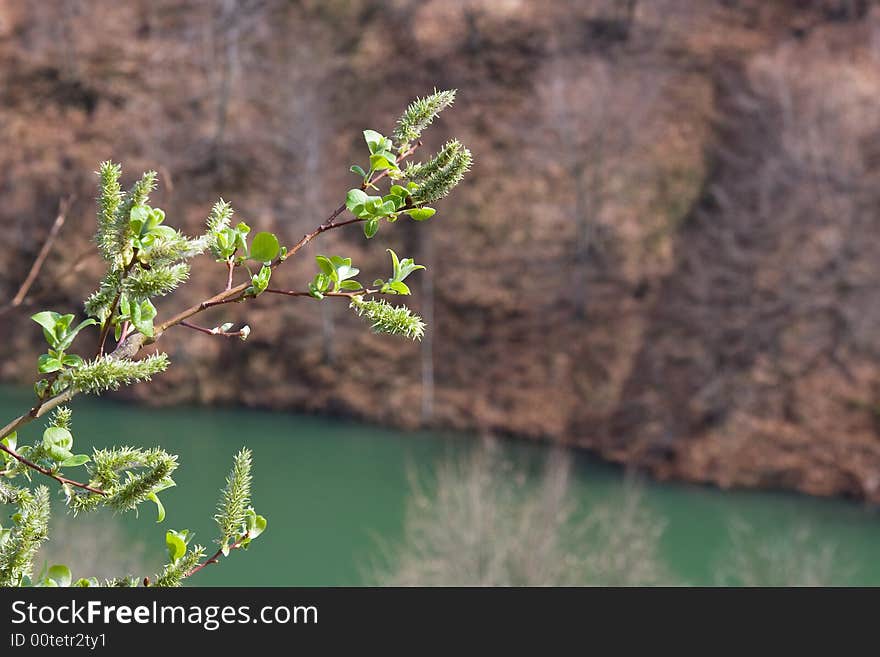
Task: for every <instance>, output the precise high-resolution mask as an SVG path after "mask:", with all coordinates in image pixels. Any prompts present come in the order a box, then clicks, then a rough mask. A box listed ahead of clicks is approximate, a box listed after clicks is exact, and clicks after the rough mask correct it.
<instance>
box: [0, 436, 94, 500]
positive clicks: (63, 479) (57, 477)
mask: <svg viewBox="0 0 880 657" xmlns="http://www.w3.org/2000/svg"><path fill="white" fill-rule="evenodd" d="M0 450H3V451H4V452H6V453H7V454H9V455H10V456H11V457H12V458H14V459H15V460H16V461H19V462H20V463H22V464H24V465H26V466H27V467H29V468H30V469H31V470H36V471H37V472H39V473H40V474H44V475H46V476H47V477H51V478H52V479H54V480H55V481H57V482H58V483H60V484H68V485H70V486H76V487H77V488H82V489H83V490H87V491H89V492H90V493H95V494H96V495H106V494H107V493H105V492H104V491H102V490H99V489H97V488H92V487H91V486H89V485H87V484H83V483H80V482H78V481H74V480H73V479H68V478H67V477H62V476H61V475H58V474H55V473H54V472H52V471H51V470H49V469H48V468H44V467H43V466H41V465H37V464H36V463H34V462H33V461H29V460H28V459H26V458H25V457H23V456H22V455H21V454H19V453H18V452H16V451H15V450H14V449H10V448H9V447H7V446H6V445H4V444H3V443H0Z"/></svg>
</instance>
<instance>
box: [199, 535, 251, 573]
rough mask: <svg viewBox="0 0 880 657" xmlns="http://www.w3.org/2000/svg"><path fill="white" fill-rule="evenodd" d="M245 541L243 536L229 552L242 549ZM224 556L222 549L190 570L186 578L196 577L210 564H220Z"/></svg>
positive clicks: (231, 546)
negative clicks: (242, 543)
mask: <svg viewBox="0 0 880 657" xmlns="http://www.w3.org/2000/svg"><path fill="white" fill-rule="evenodd" d="M244 539H245V537H244V536H242V537H241V538H239V539H238V540H237V541H236V542H235V543H233V544H232V545H230V546H229V550H230V551H232V550H237V549H238V548H240V547H241V542H242V541H243V540H244ZM222 556H223V548H220V549H219V550H217V551H216V552H215V553H214V554H212V555H211V556H210V557H208V558H207V559H205V560H204V561H203V562H202V563H200V564H198V565H197V566H194V567H193V568H192V569H190V570H189V571H188V572H187V573H186V574H185V575H184V577H190V576H191V575H195V574H196V573H197V572H199V571H200V570H201V569H202V568H204V567H205V566H207V565H208V564H212V563H218V562H219V561H220V557H222Z"/></svg>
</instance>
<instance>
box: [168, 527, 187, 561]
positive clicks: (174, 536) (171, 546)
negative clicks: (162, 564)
mask: <svg viewBox="0 0 880 657" xmlns="http://www.w3.org/2000/svg"><path fill="white" fill-rule="evenodd" d="M188 533H189V532H187V531H186V530H184V531H182V532H177V531H174V530H173V529H169V530H168V531H167V532H165V545H166V546H167V547H168V556H169V557H170V558H171V561H172V562H173V561H177V560H178V559H180V557H182V556H183V555H184V554H186V540H187V535H188Z"/></svg>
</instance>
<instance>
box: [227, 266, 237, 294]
mask: <svg viewBox="0 0 880 657" xmlns="http://www.w3.org/2000/svg"><path fill="white" fill-rule="evenodd" d="M226 269H227V273H226V289H227V290H230V289H232V272H233V271H235V263H234V262H232V260H227V261H226Z"/></svg>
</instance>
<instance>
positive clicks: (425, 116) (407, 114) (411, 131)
mask: <svg viewBox="0 0 880 657" xmlns="http://www.w3.org/2000/svg"><path fill="white" fill-rule="evenodd" d="M455 93H456V90H455V89H450V90H448V91H437V90H436V89H435V90H434V93H433V94H431V95H430V96H426V97H425V98H416V100H414V101H413V102H412V103H410V105H409V107H407V108H406V110H404V112H403V114H402V115H401V117H400V118H399V119H397V126H396V127H395V128H394V132H393V133H392V136H393V137H394V140H395V141H396V142H397V143H398V146H399V147H400V148H406V146H407V145H408V144H409V142H411V141H415V140H416V139H418V138H419V137H420V136H421V134H422V131H423V130H424V129H425V128H427V127H428V126H429V125H431V123H432V122H433V121H434V119H435V118H437V115H438V114H439V113H440V112H442V111H443V110H444V109H446V108H447V107H449V106H450V105H452V103H453V102H455Z"/></svg>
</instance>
